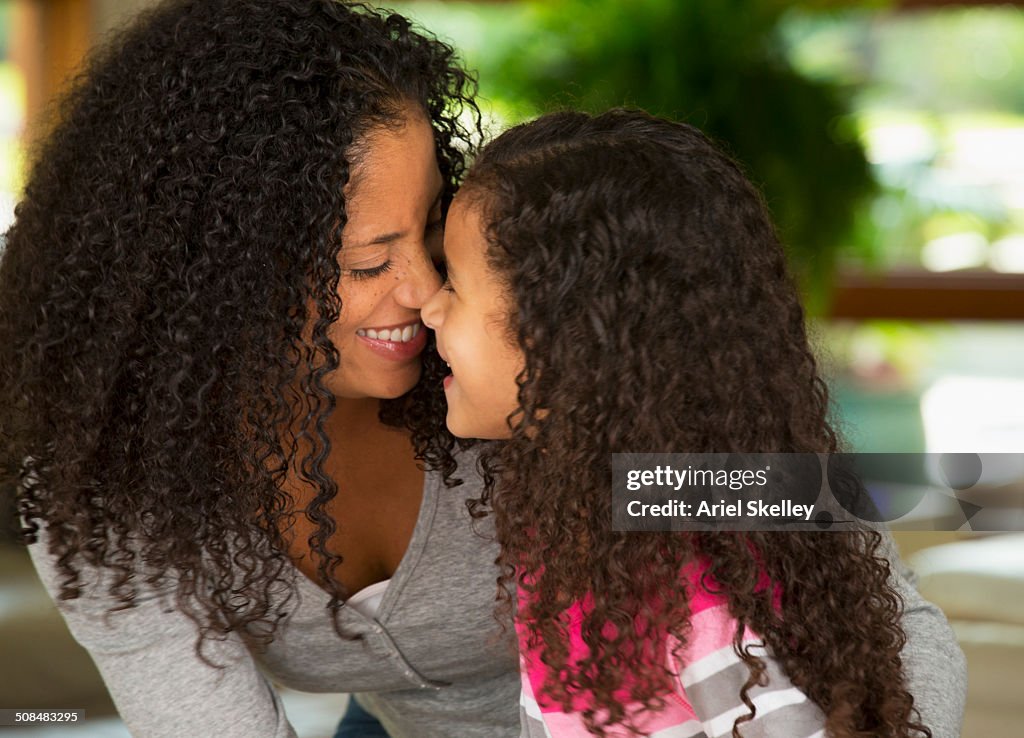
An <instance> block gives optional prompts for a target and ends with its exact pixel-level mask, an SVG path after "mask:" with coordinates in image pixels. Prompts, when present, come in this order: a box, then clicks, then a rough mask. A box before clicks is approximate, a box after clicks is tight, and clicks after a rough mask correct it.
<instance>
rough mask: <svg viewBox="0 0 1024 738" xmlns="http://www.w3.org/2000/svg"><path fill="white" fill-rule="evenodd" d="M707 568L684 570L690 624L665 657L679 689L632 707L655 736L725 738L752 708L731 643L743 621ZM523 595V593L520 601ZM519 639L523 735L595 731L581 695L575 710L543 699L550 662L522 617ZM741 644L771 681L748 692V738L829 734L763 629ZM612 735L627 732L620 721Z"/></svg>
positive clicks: (573, 619)
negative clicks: (661, 704) (656, 706)
mask: <svg viewBox="0 0 1024 738" xmlns="http://www.w3.org/2000/svg"><path fill="white" fill-rule="evenodd" d="M705 568H706V566H702V567H700V568H698V567H696V566H695V565H694V566H691V567H689V568H688V570H687V573H686V576H687V577H689V579H690V581H691V583H692V585H693V586H692V587H691V592H692V593H693V594H692V597H691V600H690V611H691V622H692V626H693V628H692V630H691V632H690V635H689V637H688V638H687V643H686V646H685V647H684V648H683V649H682V650H681V651H680V652H679V654H678V655H677V657H676V658H673V656H672V651H673V650H674V647H675V646H676V645H677V641H675V640H674V639H669V641H668V642H667V643H666V647H665V652H664V658H665V663H666V665H667V666H668V667H669V669H670V671H671V672H672V673H673V674H674V675H675V676H674V677H673V687H674V689H673V691H672V693H671V694H670V695H667V697H666V702H667V704H666V706H665V708H664V709H662V710H660V711H659V712H657V713H651V712H645V713H642V714H640V713H638V712H637V707H634V708H633V709H631V710H627V712H628V713H629V714H632V715H634V716H635V717H634V722H635V724H636V725H637V727H639V728H640V729H641V730H642V731H643V732H642V733H641V735H646V736H650V738H719V737H720V736H724V737H728V736H731V735H732V727H733V722H734V721H735V719H736V718H737V717H740V716H742V715H746V714H748V713H749V710H748V709H747V707H746V705H744V704H743V702H742V701H741V700H740V688H741V687H742V686H743V684H744V683H745V682H746V680H747V677H748V676H749V671H748V669H747V666H746V664H744V663H743V661H742V660H741V659H740V657H739V656H738V655H737V653H736V651H735V649H734V648H733V636H734V634H735V633H736V627H737V622H736V620H735V619H734V618H733V617H732V615H731V614H730V613H729V609H728V606H727V603H726V599H725V597H724V596H723V595H721V594H715V593H712V592H708V591H707V590H706V589H705V588H704V587H702V586H701V585H700V584H699V581H700V574H702V573H703V572H704V570H705ZM523 596H524V595H523V593H522V592H520V598H521V599H520V601H521V603H522V598H523ZM583 613H584V606H583V605H581V604H580V603H576V604H575V605H574V606H573V607H572V608H571V609H570V611H569V613H568V619H569V622H570V623H571V626H570V633H569V637H570V643H569V648H570V658H572V659H578V658H581V657H582V656H583V655H584V654H586V653H587V647H586V645H585V644H584V643H583V638H582V635H581V632H580V623H581V621H582V618H583ZM516 630H517V633H518V635H519V645H520V672H521V677H522V692H521V695H520V700H519V702H520V711H519V712H520V720H521V724H522V734H521V738H583V737H584V736H588V735H590V733H588V731H587V729H586V726H585V723H584V722H583V718H582V711H583V709H585V708H586V707H587V703H586V701H585V700H582V699H577V701H576V704H575V705H574V711H573V712H569V713H567V712H563V710H562V708H561V706H560V705H557V704H550V703H549V702H548V701H546V700H544V699H538V696H537V695H538V693H539V689H540V686H541V684H543V681H544V675H545V673H546V667H544V665H543V664H542V663H541V662H540V658H539V654H537V653H533V652H531V651H530V648H529V638H528V632H527V628H526V626H525V625H524V624H523V623H520V622H518V621H517V625H516ZM743 644H744V645H748V644H749V645H751V648H750V651H751V653H755V654H757V655H758V656H760V657H761V658H762V659H764V660H765V662H766V664H767V667H768V668H767V672H766V673H767V676H768V683H767V685H766V686H763V687H762V686H754V687H753V688H752V689H751V690H750V691H749V692H748V695H749V696H750V698H751V700H752V701H753V702H754V704H755V705H756V707H757V715H756V717H755V718H754V720H752V721H750V722H746V723H741V725H740V732H741V733H742V735H743V736H746V737H749V738H783V737H785V738H824V735H825V731H824V726H825V716H824V714H823V713H822V711H821V710H820V708H819V707H818V706H817V705H816V704H815V703H814V702H812V701H811V700H810V699H808V697H807V696H806V695H805V694H804V693H803V692H802V691H801V690H800V689H798V688H797V687H795V686H794V685H793V684H792V682H790V680H789V678H788V677H787V676H786V674H785V672H784V671H783V670H782V668H781V666H780V665H779V663H778V662H777V661H775V660H774V659H773V658H772V657H771V656H770V654H769V653H768V652H767V650H766V649H765V647H764V645H763V643H762V641H761V640H760V639H759V638H758V636H757V634H756V633H754V632H753V631H751V630H750V629H746V630H745V632H744V634H743ZM611 734H612V735H616V736H618V735H622V736H625V735H627V732H626V731H625V730H624V729H622V728H621V727H619V728H617V729H613V731H612V733H611Z"/></svg>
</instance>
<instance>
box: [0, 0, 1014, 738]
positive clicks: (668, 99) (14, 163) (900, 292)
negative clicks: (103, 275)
mask: <svg viewBox="0 0 1024 738" xmlns="http://www.w3.org/2000/svg"><path fill="white" fill-rule="evenodd" d="M149 2H150V0H0V232H2V231H3V230H5V229H6V228H7V226H8V225H9V224H10V222H11V219H12V218H13V209H14V204H15V202H16V201H17V199H18V193H19V189H20V187H21V186H22V182H23V178H24V176H25V167H26V161H27V158H28V153H27V152H29V151H30V149H31V145H32V141H33V137H37V136H38V135H40V131H41V129H42V126H41V124H40V121H41V120H43V119H44V118H45V113H46V110H47V103H48V101H50V100H52V99H53V97H54V96H55V95H57V94H59V92H60V90H61V89H62V87H63V86H64V85H65V84H66V81H67V79H68V78H69V75H71V74H73V73H74V70H75V69H76V67H77V65H78V64H79V62H80V60H81V58H82V56H83V54H85V53H86V51H87V50H88V48H89V47H90V46H91V45H93V44H95V43H96V42H97V41H99V40H101V39H103V38H105V37H107V36H108V34H110V33H111V32H113V30H112V29H116V28H117V26H118V25H120V24H121V23H123V22H125V20H126V19H128V18H130V16H131V15H132V14H133V13H134V12H136V11H137V10H138V9H139V8H140V7H143V6H145V5H147V4H149ZM386 5H387V7H391V8H394V9H396V10H398V11H400V12H402V13H404V14H406V15H408V16H410V17H412V18H414V19H415V20H416V21H417V23H418V24H419V25H421V26H422V27H423V28H426V29H428V30H430V31H432V32H434V33H436V34H437V35H439V36H441V37H442V38H445V39H447V40H449V41H450V42H451V43H452V44H453V45H454V46H455V47H456V48H457V49H459V50H460V52H461V53H462V55H463V58H464V59H465V61H466V62H467V64H468V65H469V66H470V67H471V68H474V69H476V70H478V71H479V75H480V91H481V95H482V97H483V108H484V111H485V115H486V120H487V123H488V127H489V129H490V131H491V132H498V131H500V130H501V129H502V128H504V127H506V126H508V125H510V124H513V123H515V122H518V121H520V120H523V119H526V118H528V117H531V116H533V115H536V114H537V113H540V112H543V111H545V110H549V109H552V108H559V107H581V108H585V109H589V110H600V109H603V108H606V107H609V106H612V105H623V104H626V105H635V106H639V107H643V108H646V109H647V110H650V111H651V112H654V113H659V114H662V115H667V116H670V117H674V118H676V119H679V120H684V121H686V122H689V123H692V124H695V125H697V126H699V127H701V128H703V129H704V130H705V131H707V132H708V133H709V134H710V135H711V136H712V137H714V138H715V139H717V140H718V141H719V142H720V143H721V144H722V145H724V146H725V147H726V148H727V149H728V150H729V151H730V152H731V153H732V154H733V155H734V156H735V157H736V158H737V159H739V160H740V161H741V163H742V164H743V165H744V166H745V167H746V169H747V171H748V173H749V174H750V176H751V178H752V179H753V180H754V181H755V182H756V183H757V184H758V185H759V186H760V187H761V188H762V189H763V191H764V193H765V197H766V199H767V201H768V204H769V206H770V208H771V209H772V212H773V214H774V216H775V218H776V220H777V222H778V224H779V228H780V231H781V234H782V237H783V240H784V242H785V244H786V246H787V249H788V250H789V255H790V261H791V264H792V266H793V269H794V271H795V273H796V274H797V275H798V278H799V280H800V284H801V288H802V290H803V292H804V295H805V299H806V303H807V305H808V309H809V312H810V315H811V330H812V335H813V337H814V341H815V345H816V348H817V351H818V354H819V356H820V357H821V361H822V365H823V367H824V369H825V372H826V374H827V377H828V381H829V383H830V386H831V388H832V392H833V397H834V400H835V416H836V419H837V422H838V423H839V425H840V427H841V428H842V430H843V433H844V435H845V438H846V439H847V441H848V446H849V449H850V450H856V451H867V452H918V453H921V452H932V453H937V452H975V453H982V454H986V453H988V454H993V453H1005V454H1016V455H1018V458H1019V457H1020V455H1021V454H1022V452H1024V2H1016V3H995V2H966V1H963V0H961V1H960V2H955V1H950V0H903V1H902V2H897V1H896V0H877V1H872V2H843V1H842V0H805V1H804V2H781V0H633V1H631V2H623V1H622V0H615V1H613V0H548V1H547V2H514V1H508V2H465V1H462V2H427V1H421V2H402V3H389V4H386ZM926 466H927V465H922V466H921V468H919V469H911V470H909V471H908V470H907V469H901V470H899V472H898V473H895V474H894V475H893V478H891V479H887V480H880V483H884V484H888V485H890V486H892V487H899V486H900V485H905V486H906V485H910V486H914V485H918V486H921V485H923V486H928V485H934V484H936V483H937V481H938V480H937V479H936V477H935V472H934V470H932V471H929V469H928V468H925V467H926ZM975 492H976V497H974V498H973V499H974V501H976V502H980V503H982V504H983V505H984V506H985V508H986V511H987V515H985V516H983V517H984V524H982V525H978V524H975V525H973V526H972V525H971V523H970V522H968V521H967V518H966V515H967V513H966V512H965V509H964V508H962V507H960V506H958V505H957V504H956V500H954V499H953V498H952V497H950V498H949V503H950V504H949V505H946V506H942V505H939V506H930V507H928V506H922V509H916V510H914V511H911V513H909V514H908V515H906V516H904V517H903V518H901V519H900V521H898V523H899V524H898V525H896V526H895V527H897V528H899V531H898V532H897V533H896V537H897V540H898V543H899V545H900V547H901V550H902V552H903V554H904V557H905V558H907V559H908V561H909V562H910V563H911V565H912V566H913V567H914V568H915V569H916V570H917V571H918V573H919V574H920V577H921V579H920V588H921V591H922V593H923V594H924V595H925V596H926V597H927V598H929V599H931V600H932V601H934V602H936V603H937V604H939V605H940V606H941V607H942V608H943V610H944V611H945V612H946V615H947V617H948V618H949V619H950V622H951V623H952V624H953V626H954V628H955V629H956V632H957V636H958V638H959V639H960V642H961V644H962V646H963V648H964V651H965V653H966V654H967V657H968V668H969V674H970V685H969V696H968V710H967V717H966V722H965V726H964V732H963V735H965V736H970V737H971V738H988V737H992V738H1002V737H1003V736H1005V737H1007V738H1009V736H1019V735H1020V725H1021V724H1022V721H1024V704H1022V701H1021V700H1020V696H1021V695H1020V689H1019V687H1018V686H1017V685H1018V684H1019V680H1020V678H1019V674H1018V673H1017V665H1018V664H1019V663H1021V661H1022V659H1024V534H1022V533H1014V532H1013V531H1014V530H1017V531H1019V530H1024V519H1022V517H1021V516H1022V514H1024V482H1022V479H1021V466H1020V464H1017V463H1010V464H1009V471H1007V472H1006V473H1002V474H997V475H995V476H994V477H992V478H984V479H982V481H981V482H980V483H979V485H977V489H976V490H975ZM925 508H926V509H925ZM4 509H5V510H7V511H8V512H7V513H6V514H7V515H8V517H9V515H10V513H9V506H7V507H5V508H4ZM2 514H3V513H0V516H2ZM978 519H980V518H978ZM978 519H975V522H977V520H978ZM972 528H973V529H974V530H975V531H977V530H978V529H979V528H981V529H984V531H985V532H983V533H979V532H971V530H972ZM286 700H287V704H288V705H289V715H290V716H291V717H292V719H293V722H294V723H295V724H296V728H297V729H298V730H299V732H300V735H303V736H310V737H312V736H320V735H329V732H330V728H331V726H332V725H333V723H334V721H335V720H336V718H337V716H338V715H339V714H340V711H341V705H342V704H343V701H344V698H343V697H338V696H327V697H322V696H321V697H312V696H308V695H301V694H288V695H287V696H286ZM0 707H12V708H13V707H17V708H35V709H46V708H50V709H58V708H85V709H87V710H88V711H89V716H90V720H89V721H88V722H89V724H90V725H89V726H85V727H82V728H80V729H78V731H77V732H72V731H70V730H67V729H62V730H61V731H60V732H59V733H54V732H48V731H46V730H45V729H42V730H33V731H19V733H20V734H22V735H24V736H25V737H26V738H28V737H29V736H43V735H58V734H59V735H68V736H72V735H80V736H83V738H84V737H85V736H91V735H96V736H117V735H127V733H126V732H125V731H124V729H123V727H121V726H119V724H118V722H117V720H116V717H115V716H114V714H113V709H112V706H111V705H110V702H109V698H107V697H106V695H105V693H104V691H103V688H102V683H101V682H100V681H99V679H98V676H97V675H96V673H95V671H94V669H93V668H92V666H91V663H90V662H89V659H88V657H87V655H85V654H84V652H82V651H81V649H78V648H77V646H76V645H75V644H74V643H73V642H72V641H71V640H70V637H69V636H68V635H67V633H66V631H65V630H64V629H63V626H62V623H61V621H60V619H59V616H58V615H57V614H56V612H55V611H54V610H53V608H52V605H50V604H49V602H48V600H47V599H46V596H45V594H44V593H43V592H42V591H41V588H40V587H39V585H38V584H37V583H36V582H35V581H34V575H33V573H32V571H31V567H30V565H28V564H27V559H26V557H25V554H24V552H23V551H22V550H21V549H19V548H18V547H17V546H15V545H14V544H13V543H12V542H11V541H10V537H9V536H8V540H6V541H3V542H0ZM3 731H4V729H2V728H0V732H3ZM7 732H8V733H9V734H11V735H14V734H15V731H10V730H9V731H7Z"/></svg>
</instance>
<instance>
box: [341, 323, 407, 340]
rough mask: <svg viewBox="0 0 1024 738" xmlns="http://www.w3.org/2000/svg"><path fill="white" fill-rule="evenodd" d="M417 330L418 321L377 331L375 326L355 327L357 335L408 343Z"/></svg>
mask: <svg viewBox="0 0 1024 738" xmlns="http://www.w3.org/2000/svg"><path fill="white" fill-rule="evenodd" d="M419 332H420V324H419V323H413V324H412V325H407V326H405V327H404V328H391V329H388V328H384V329H382V330H379V331H378V330H377V329H375V328H358V329H356V335H357V336H365V337H367V338H375V339H377V340H378V341H391V342H392V343H408V342H409V341H411V340H412V339H414V338H416V336H418V335H419Z"/></svg>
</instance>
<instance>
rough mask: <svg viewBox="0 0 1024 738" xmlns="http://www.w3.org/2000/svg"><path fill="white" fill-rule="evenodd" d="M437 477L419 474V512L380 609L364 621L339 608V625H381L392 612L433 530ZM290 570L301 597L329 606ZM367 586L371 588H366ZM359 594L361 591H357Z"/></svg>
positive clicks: (317, 589)
mask: <svg viewBox="0 0 1024 738" xmlns="http://www.w3.org/2000/svg"><path fill="white" fill-rule="evenodd" d="M439 480H440V476H439V475H438V474H436V473H431V472H429V471H427V472H424V473H423V497H422V499H421V501H420V509H419V512H418V513H417V515H416V525H415V527H414V528H413V531H412V536H411V537H410V538H409V544H408V545H407V546H406V548H405V553H404V554H403V555H402V559H401V560H400V561H399V562H398V566H397V567H395V571H394V573H393V574H392V575H391V578H390V579H389V580H388V582H389V583H388V587H387V589H386V590H384V596H383V598H381V601H380V606H379V607H378V608H377V613H376V615H375V617H372V618H371V617H368V616H366V615H363V614H362V613H361V612H359V611H358V610H356V609H355V608H354V607H344V606H343V607H342V608H341V610H340V611H339V612H338V617H339V622H341V623H345V622H353V621H355V622H359V623H365V622H368V621H369V622H373V621H376V622H379V623H383V622H385V621H386V620H387V619H388V617H389V616H390V614H391V612H392V611H393V610H394V608H395V604H396V603H397V602H398V601H399V598H400V597H401V594H402V590H403V589H404V587H405V585H406V584H407V583H408V581H409V579H410V577H411V576H412V573H413V572H414V571H415V569H416V567H417V565H418V564H419V561H420V559H421V558H422V556H423V552H424V549H425V548H426V544H427V540H428V539H429V538H430V531H431V529H432V528H433V527H434V515H435V514H436V512H437V503H438V495H437V485H438V483H439ZM292 568H293V569H294V570H295V575H296V578H297V581H298V584H297V585H296V586H297V588H298V589H299V590H302V591H301V592H300V595H301V596H307V595H312V596H313V597H312V599H313V600H314V601H315V602H320V603H322V604H323V606H324V607H326V606H327V603H328V602H330V598H331V596H330V594H329V593H328V592H327V591H326V590H325V589H324V588H323V587H321V586H320V585H319V584H317V583H316V582H314V581H313V580H312V579H310V578H309V577H308V576H306V574H305V573H304V572H303V571H302V570H301V569H299V568H298V567H297V566H295V565H294V563H293V564H292ZM368 586H372V584H371V585H368ZM360 591H361V590H360Z"/></svg>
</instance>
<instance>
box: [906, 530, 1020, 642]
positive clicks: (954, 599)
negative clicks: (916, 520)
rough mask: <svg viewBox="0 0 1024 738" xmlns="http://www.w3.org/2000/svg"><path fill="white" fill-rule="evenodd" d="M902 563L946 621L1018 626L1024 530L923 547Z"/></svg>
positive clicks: (924, 595)
mask: <svg viewBox="0 0 1024 738" xmlns="http://www.w3.org/2000/svg"><path fill="white" fill-rule="evenodd" d="M908 563H909V564H910V566H911V568H912V569H914V571H916V572H917V575H918V577H919V580H918V589H919V590H920V592H921V595H922V596H923V597H924V598H925V599H927V600H931V601H932V602H934V603H935V604H936V605H938V606H939V607H941V608H942V610H943V612H945V614H946V617H947V618H949V619H950V620H983V621H990V622H995V623H1011V624H1017V625H1024V533H1013V534H1005V535H996V536H991V537H985V538H980V539H973V540H965V541H958V542H957V543H947V544H944V545H942V546H934V547H932V548H926V549H923V550H921V551H918V552H917V553H915V554H914V555H913V556H911V557H910V559H909V562H908Z"/></svg>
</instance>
